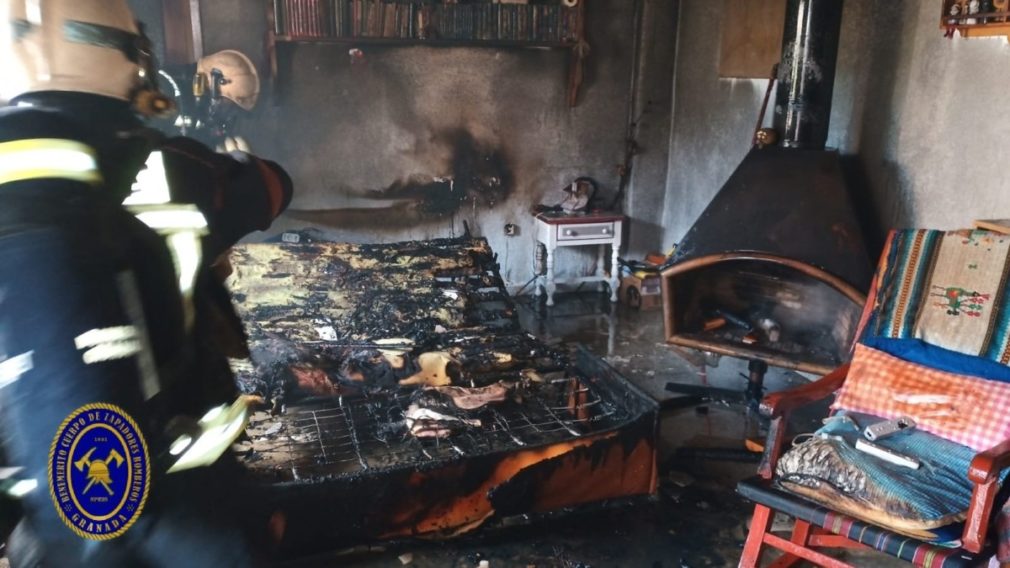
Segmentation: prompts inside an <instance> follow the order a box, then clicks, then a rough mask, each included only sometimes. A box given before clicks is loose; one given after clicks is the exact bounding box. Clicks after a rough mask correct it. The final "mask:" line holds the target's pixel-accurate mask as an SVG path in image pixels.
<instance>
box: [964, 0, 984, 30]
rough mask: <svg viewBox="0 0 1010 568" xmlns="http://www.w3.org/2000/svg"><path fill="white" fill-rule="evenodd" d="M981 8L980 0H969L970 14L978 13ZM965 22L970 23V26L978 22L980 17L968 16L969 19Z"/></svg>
mask: <svg viewBox="0 0 1010 568" xmlns="http://www.w3.org/2000/svg"><path fill="white" fill-rule="evenodd" d="M979 10H980V6H979V1H978V0H971V1H970V2H968V13H969V14H978V12H979ZM964 23H966V24H968V25H969V26H971V25H975V24H977V23H978V18H968V19H967V20H965V21H964Z"/></svg>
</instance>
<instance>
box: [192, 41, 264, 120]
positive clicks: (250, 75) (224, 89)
mask: <svg viewBox="0 0 1010 568" xmlns="http://www.w3.org/2000/svg"><path fill="white" fill-rule="evenodd" d="M195 81H196V82H195V84H194V86H195V88H196V89H195V90H196V94H197V95H198V96H203V95H205V94H209V95H210V96H211V97H212V98H214V99H217V98H223V99H228V100H230V101H232V102H233V103H235V104H236V105H238V106H239V107H240V108H242V109H244V110H246V111H251V110H252V109H253V107H255V106H256V101H257V100H258V99H259V95H260V77H259V73H257V72H256V66H255V65H253V62H252V61H250V60H249V58H248V57H246V56H245V55H244V54H243V53H241V52H239V51H235V50H234V49H226V50H224V51H219V52H217V53H214V54H211V55H208V56H206V57H203V58H201V59H200V60H199V61H197V63H196V78H195Z"/></svg>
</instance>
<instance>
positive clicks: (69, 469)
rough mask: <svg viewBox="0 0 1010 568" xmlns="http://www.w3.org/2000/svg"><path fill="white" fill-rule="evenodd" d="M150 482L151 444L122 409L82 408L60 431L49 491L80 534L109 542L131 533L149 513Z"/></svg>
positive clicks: (66, 520) (53, 453) (53, 452)
mask: <svg viewBox="0 0 1010 568" xmlns="http://www.w3.org/2000/svg"><path fill="white" fill-rule="evenodd" d="M150 483H151V469H150V457H149V456H148V453H147V444H146V442H145V441H144V437H143V435H142V434H141V432H140V429H139V428H138V427H137V423H136V422H134V421H133V419H132V418H130V416H129V415H128V414H127V413H126V412H124V411H123V409H121V408H119V407H118V406H113V405H111V404H89V405H87V406H82V407H81V408H78V409H77V410H75V411H74V412H73V413H71V414H70V416H68V417H67V418H66V420H64V421H63V423H62V424H61V425H60V427H59V429H58V430H57V431H56V437H55V438H53V444H52V447H51V448H50V450H49V492H50V494H51V496H52V498H53V503H55V505H56V510H57V511H58V512H59V515H60V518H62V519H63V522H64V523H66V524H67V526H68V527H70V529H71V530H72V531H74V532H75V533H77V535H78V536H80V537H83V538H87V539H91V540H109V539H113V538H116V537H117V536H119V535H121V534H123V533H124V532H126V530H127V529H129V528H130V526H132V525H133V523H134V522H135V521H136V520H137V518H139V517H140V513H141V512H142V511H143V509H144V503H145V502H146V501H147V493H148V489H149V488H150Z"/></svg>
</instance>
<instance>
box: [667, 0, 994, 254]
mask: <svg viewBox="0 0 1010 568" xmlns="http://www.w3.org/2000/svg"><path fill="white" fill-rule="evenodd" d="M721 6H722V3H721V2H701V1H698V2H693V1H687V2H682V3H681V12H680V28H679V29H680V32H679V34H678V52H677V53H678V54H677V62H676V81H675V93H676V95H675V101H676V102H675V110H674V118H673V124H672V129H671V131H672V142H671V147H672V149H671V153H670V163H669V172H670V175H669V177H668V187H667V194H666V201H665V211H666V214H665V216H664V219H665V222H664V228H665V231H666V233H665V234H666V238H667V239H668V240H670V241H674V242H675V241H677V240H679V239H680V238H681V237H682V236H683V235H684V233H685V232H686V231H687V230H688V229H689V228H690V226H691V224H692V223H694V220H695V219H696V218H697V217H698V215H699V214H700V213H701V211H702V210H703V209H704V207H705V206H706V205H707V204H708V202H709V200H711V198H712V196H713V195H715V193H716V191H717V190H718V189H719V188H720V187H721V186H722V184H723V183H725V181H726V179H727V178H728V177H729V175H730V174H731V173H732V172H733V170H734V169H735V168H736V166H737V165H738V164H739V163H740V161H741V160H742V159H743V157H744V155H745V154H746V152H747V150H748V149H749V147H750V136H751V132H752V130H753V128H754V122H755V120H756V118H757V115H758V109H759V107H760V104H761V99H762V97H763V94H764V87H765V85H766V82H765V81H746V80H729V79H719V78H718V50H719V39H720V32H721V27H722V20H723V18H724V17H726V16H725V14H724V13H723V11H722V9H721ZM938 6H939V2H932V1H929V2H924V1H920V0H893V1H889V2H866V1H863V0H848V1H846V2H845V11H844V15H843V19H842V34H841V42H840V46H839V55H838V66H837V76H836V81H835V94H834V102H833V107H832V113H831V130H830V133H829V137H828V145H829V146H831V147H835V148H838V149H839V150H840V151H841V152H842V154H843V156H844V157H845V162H846V166H847V169H848V173H849V174H850V176H851V177H852V189H853V193H854V196H855V199H856V202H857V205H858V206H859V207H860V210H861V212H862V213H863V215H864V217H865V218H866V220H867V228H868V230H869V231H870V234H869V235H868V237H869V238H868V241H869V242H870V243H871V244H876V245H878V246H879V245H880V244H881V240H882V237H883V233H884V232H885V231H886V230H887V229H889V228H892V227H930V228H941V229H953V228H961V227H966V226H969V225H970V224H971V221H972V220H973V219H975V218H993V217H1000V218H1005V217H1008V216H1010V201H1008V200H1007V186H1008V185H1010V178H1008V177H1007V176H1006V175H1005V174H1004V172H1003V169H1004V168H1003V164H1004V163H1005V162H1006V160H1005V158H1004V157H1003V155H1004V154H1005V153H1006V151H1005V145H1004V140H1005V138H1006V133H1007V132H1010V117H1007V116H1006V115H1005V114H1001V113H1000V112H998V110H997V109H998V108H999V104H1000V101H1002V100H1003V99H1004V98H1005V93H1007V92H1010V44H1008V42H1007V40H1006V39H1004V38H979V39H962V38H955V39H946V38H944V37H943V30H941V29H940V28H939V22H938V18H939V14H938V10H939V8H938ZM769 122H770V117H769Z"/></svg>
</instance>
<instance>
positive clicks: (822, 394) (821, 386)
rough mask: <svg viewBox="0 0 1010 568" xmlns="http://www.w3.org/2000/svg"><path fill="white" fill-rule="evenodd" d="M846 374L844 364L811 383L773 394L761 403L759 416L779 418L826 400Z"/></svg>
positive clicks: (846, 369) (847, 366)
mask: <svg viewBox="0 0 1010 568" xmlns="http://www.w3.org/2000/svg"><path fill="white" fill-rule="evenodd" d="M848 374H849V365H848V364H847V363H846V364H845V365H842V366H841V367H838V368H837V369H835V370H834V371H831V372H830V373H828V374H827V375H824V376H823V377H821V378H820V379H817V380H816V381H814V382H812V383H809V384H805V385H802V386H799V387H796V388H794V389H789V390H787V391H782V392H774V393H772V394H770V395H768V396H766V397H765V398H764V400H762V401H761V414H762V415H764V416H765V417H768V418H780V417H782V416H785V415H786V414H787V413H789V412H791V411H793V410H795V409H797V408H800V407H801V406H806V405H808V404H810V403H811V402H816V401H818V400H823V399H825V398H828V397H829V396H831V394H832V393H834V392H835V391H836V390H838V389H840V388H841V387H842V384H843V383H845V377H846V376H848Z"/></svg>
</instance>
